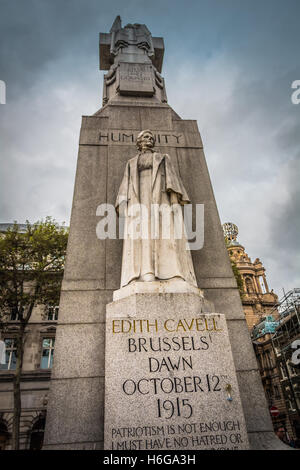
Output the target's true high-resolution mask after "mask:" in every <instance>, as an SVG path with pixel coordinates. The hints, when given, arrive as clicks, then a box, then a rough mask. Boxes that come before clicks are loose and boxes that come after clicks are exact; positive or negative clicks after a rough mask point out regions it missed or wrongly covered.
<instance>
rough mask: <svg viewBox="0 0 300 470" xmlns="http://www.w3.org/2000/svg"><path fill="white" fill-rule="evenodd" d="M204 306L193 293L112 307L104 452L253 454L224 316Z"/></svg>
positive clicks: (133, 298) (135, 298)
mask: <svg viewBox="0 0 300 470" xmlns="http://www.w3.org/2000/svg"><path fill="white" fill-rule="evenodd" d="M136 284H140V286H139V287H140V289H141V288H142V284H144V285H145V286H146V284H147V283H136ZM151 284H152V283H151ZM157 284H160V283H157ZM161 284H163V283H161ZM129 287H131V288H132V290H134V289H136V286H128V288H129ZM146 287H147V286H146ZM121 290H122V289H121ZM204 305H205V303H204V298H203V296H202V295H200V294H199V293H198V294H196V293H191V292H185V293H184V292H180V293H174V292H173V293H171V292H170V293H159V292H157V293H156V292H153V293H150V292H148V293H132V294H131V295H129V296H128V297H123V298H121V299H120V300H117V301H114V302H112V303H110V304H108V305H107V314H106V315H107V317H106V349H105V364H106V368H105V432H104V447H105V449H111V450H160V449H175V450H176V449H177V450H183V449H198V450H208V449H219V450H221V449H230V450H235V449H248V448H249V442H248V438H247V430H246V424H245V419H244V413H243V408H242V403H241V398H240V392H239V387H238V382H237V378H236V372H235V367H234V363H233V357H232V351H231V346H230V341H229V336H228V330H227V325H226V320H225V316H224V315H222V314H219V313H204V311H203V309H204Z"/></svg>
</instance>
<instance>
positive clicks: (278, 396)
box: [274, 385, 280, 399]
mask: <svg viewBox="0 0 300 470" xmlns="http://www.w3.org/2000/svg"><path fill="white" fill-rule="evenodd" d="M274 393H275V398H277V399H279V398H280V391H279V387H278V385H274Z"/></svg>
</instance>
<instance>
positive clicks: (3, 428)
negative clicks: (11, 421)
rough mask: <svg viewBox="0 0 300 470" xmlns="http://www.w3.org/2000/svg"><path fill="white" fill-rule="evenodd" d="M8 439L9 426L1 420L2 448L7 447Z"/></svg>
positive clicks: (0, 444) (0, 443)
mask: <svg viewBox="0 0 300 470" xmlns="http://www.w3.org/2000/svg"><path fill="white" fill-rule="evenodd" d="M7 441H8V431H7V426H6V424H5V423H4V421H2V420H0V450H4V449H5V445H6V442H7Z"/></svg>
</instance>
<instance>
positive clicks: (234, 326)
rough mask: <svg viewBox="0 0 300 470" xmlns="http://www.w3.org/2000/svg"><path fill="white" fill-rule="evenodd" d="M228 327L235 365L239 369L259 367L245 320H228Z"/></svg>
mask: <svg viewBox="0 0 300 470" xmlns="http://www.w3.org/2000/svg"><path fill="white" fill-rule="evenodd" d="M227 328H228V333H229V338H230V344H231V348H232V354H233V357H234V363H235V367H236V369H237V370H238V371H244V370H251V369H253V370H255V371H256V369H257V361H256V357H255V353H254V349H253V346H252V344H251V342H250V341H249V330H248V327H247V325H246V323H245V321H244V319H243V320H228V319H227Z"/></svg>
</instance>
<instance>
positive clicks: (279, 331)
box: [223, 222, 300, 446]
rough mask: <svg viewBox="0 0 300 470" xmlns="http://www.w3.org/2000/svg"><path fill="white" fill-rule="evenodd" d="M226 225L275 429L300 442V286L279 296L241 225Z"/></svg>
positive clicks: (224, 227)
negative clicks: (299, 355) (299, 357)
mask: <svg viewBox="0 0 300 470" xmlns="http://www.w3.org/2000/svg"><path fill="white" fill-rule="evenodd" d="M223 230H224V236H225V241H226V244H227V249H228V254H229V257H230V259H231V262H232V263H233V265H235V266H236V268H237V271H238V273H239V275H240V278H241V281H242V288H241V289H240V292H241V299H242V305H243V309H244V313H245V316H246V321H247V324H248V328H249V333H250V334H251V337H252V342H253V347H254V350H255V354H256V358H257V361H258V364H259V369H260V374H261V380H262V383H263V387H264V390H265V394H266V398H267V401H268V403H269V409H270V413H271V417H272V421H273V425H274V429H275V430H276V429H277V428H279V427H283V428H284V429H285V432H286V436H285V438H286V440H287V441H292V442H294V443H296V445H297V446H298V445H299V442H300V414H299V409H300V365H299V366H297V365H295V364H294V363H293V361H292V354H293V346H292V345H293V344H296V343H295V341H299V339H300V289H294V290H293V291H290V292H288V293H287V294H286V295H284V297H283V299H281V300H279V299H278V296H277V295H276V294H275V293H274V292H273V290H271V291H270V290H269V286H268V282H267V278H266V270H265V268H264V266H263V264H262V262H261V261H260V259H259V258H256V259H255V261H254V262H252V261H251V259H250V257H249V256H248V254H247V253H246V251H245V248H244V247H243V246H242V245H241V244H240V243H239V242H238V241H237V235H238V227H237V226H236V225H234V224H232V223H230V222H228V223H225V224H223ZM299 346H300V341H299Z"/></svg>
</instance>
